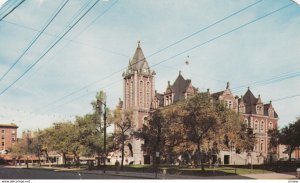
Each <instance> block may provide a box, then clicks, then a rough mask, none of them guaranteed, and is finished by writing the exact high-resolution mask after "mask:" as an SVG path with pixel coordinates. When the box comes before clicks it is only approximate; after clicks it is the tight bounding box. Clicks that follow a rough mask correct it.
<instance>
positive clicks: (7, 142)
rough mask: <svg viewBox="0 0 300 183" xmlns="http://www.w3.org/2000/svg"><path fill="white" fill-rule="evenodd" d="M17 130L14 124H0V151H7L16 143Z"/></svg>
mask: <svg viewBox="0 0 300 183" xmlns="http://www.w3.org/2000/svg"><path fill="white" fill-rule="evenodd" d="M17 129H18V126H17V125H15V124H13V123H12V124H0V135H1V140H0V150H8V149H9V148H11V147H12V145H13V144H14V143H16V142H17Z"/></svg>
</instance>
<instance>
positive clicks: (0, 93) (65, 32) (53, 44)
mask: <svg viewBox="0 0 300 183" xmlns="http://www.w3.org/2000/svg"><path fill="white" fill-rule="evenodd" d="M99 1H100V0H97V1H95V2H94V4H93V5H92V6H90V7H89V8H88V10H87V11H86V12H84V14H83V15H81V16H80V17H79V18H78V19H77V20H76V21H75V22H74V23H73V24H72V25H71V26H69V27H68V28H67V30H64V31H63V33H62V35H61V36H60V37H59V38H58V39H57V40H55V41H54V42H53V43H52V45H51V46H50V47H49V48H47V49H46V50H45V51H44V53H43V54H42V55H41V56H40V57H39V58H38V59H37V60H36V61H35V62H34V63H33V64H32V65H31V66H30V67H29V68H28V69H26V71H25V72H23V74H21V75H20V76H19V77H18V78H17V79H16V80H14V81H13V82H12V83H11V84H10V85H9V86H7V87H6V88H5V89H4V90H2V91H1V92H0V96H1V95H2V94H3V93H5V92H6V91H7V90H8V89H9V88H10V87H12V86H13V85H14V84H15V83H16V82H18V81H19V80H20V79H21V78H22V77H23V76H24V75H25V74H26V73H28V72H29V71H30V70H31V69H32V68H33V67H34V66H35V65H36V64H37V63H39V61H40V60H41V59H42V58H43V57H44V56H45V55H46V54H47V53H48V52H49V51H50V50H51V49H52V48H53V47H54V46H55V45H56V44H57V43H58V42H59V41H60V40H61V39H62V38H63V37H64V36H65V35H66V34H67V33H68V32H70V30H71V29H72V28H73V27H74V26H75V25H77V23H78V22H79V21H80V20H81V19H82V18H83V17H84V16H85V15H86V14H87V13H88V12H89V11H90V10H91V9H92V8H93V7H94V6H95V5H96V4H97V3H98V2H99Z"/></svg>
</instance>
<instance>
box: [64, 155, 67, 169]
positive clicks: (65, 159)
mask: <svg viewBox="0 0 300 183" xmlns="http://www.w3.org/2000/svg"><path fill="white" fill-rule="evenodd" d="M63 162H64V165H65V167H66V166H67V157H66V153H63Z"/></svg>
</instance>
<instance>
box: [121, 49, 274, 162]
mask: <svg viewBox="0 0 300 183" xmlns="http://www.w3.org/2000/svg"><path fill="white" fill-rule="evenodd" d="M123 79H124V80H123V92H124V93H123V96H124V98H123V103H122V108H123V109H124V110H128V109H130V110H133V126H132V128H133V130H138V129H140V128H142V126H143V123H144V121H145V119H146V118H147V116H148V115H149V111H150V107H152V108H160V107H164V106H168V105H171V104H174V103H176V102H177V101H180V100H185V99H186V98H188V97H189V96H192V95H193V94H195V93H196V92H197V89H196V88H195V87H194V86H193V85H192V81H191V80H190V79H185V78H184V77H183V76H182V74H181V72H179V74H178V76H177V78H176V79H175V81H174V82H173V83H172V84H171V83H170V82H168V84H167V86H166V90H165V91H164V92H163V93H158V92H156V90H155V72H154V71H153V70H151V69H150V67H149V65H148V62H147V60H146V58H145V56H144V53H143V51H142V48H141V46H140V43H138V46H137V48H136V51H135V53H134V56H133V58H132V59H131V60H130V61H129V64H128V68H127V70H126V71H125V72H124V73H123ZM207 92H209V90H208V91H207ZM210 95H211V97H212V98H213V99H214V100H220V101H224V103H225V104H226V106H227V107H228V108H230V109H232V110H234V111H236V112H238V113H241V114H242V116H243V119H244V122H245V123H246V124H247V126H248V127H250V128H252V129H253V132H254V134H255V137H256V144H255V147H254V150H253V152H251V153H250V154H249V153H236V152H235V149H223V150H222V151H221V152H220V153H219V155H218V156H219V158H220V159H221V162H222V164H247V163H252V164H260V163H263V162H264V160H266V159H268V158H270V157H268V154H270V153H269V152H268V151H269V150H270V148H269V147H268V143H269V139H268V130H269V129H273V128H277V126H278V124H277V123H278V114H277V113H276V111H275V109H274V108H273V106H272V102H269V103H264V102H263V100H262V99H261V97H260V95H258V96H257V97H256V96H255V95H254V94H253V93H252V92H251V90H250V88H248V90H247V91H246V93H245V94H244V95H243V96H241V97H238V96H234V95H233V93H232V92H231V90H230V85H229V83H227V85H226V87H225V89H224V90H223V91H220V92H216V93H210ZM142 143H143V141H142V140H139V139H136V138H132V139H131V140H130V142H129V144H130V147H131V148H130V151H131V153H129V152H125V154H126V157H125V160H126V162H133V163H134V164H144V163H146V164H147V163H149V157H148V156H144V153H143V151H142V149H141V145H142ZM126 151H128V148H127V150H126ZM275 154H276V153H275ZM126 162H125V163H126Z"/></svg>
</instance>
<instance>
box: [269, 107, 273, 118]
mask: <svg viewBox="0 0 300 183" xmlns="http://www.w3.org/2000/svg"><path fill="white" fill-rule="evenodd" d="M269 116H270V117H274V111H273V110H272V109H269Z"/></svg>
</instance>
